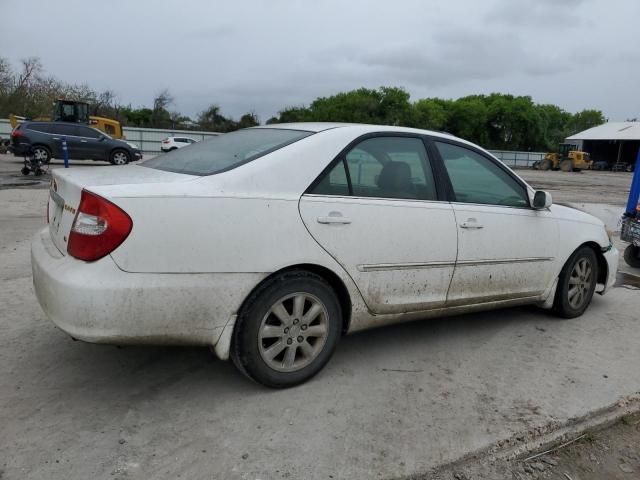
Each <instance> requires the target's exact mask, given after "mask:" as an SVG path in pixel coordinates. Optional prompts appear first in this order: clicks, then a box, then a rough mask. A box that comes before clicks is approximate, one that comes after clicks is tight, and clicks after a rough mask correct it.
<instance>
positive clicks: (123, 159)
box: [109, 150, 131, 165]
mask: <svg viewBox="0 0 640 480" xmlns="http://www.w3.org/2000/svg"><path fill="white" fill-rule="evenodd" d="M109 160H110V162H111V163H112V164H114V165H126V164H127V163H129V161H130V160H131V157H130V156H129V153H128V152H126V151H125V150H114V151H113V152H112V153H111V158H110V159H109Z"/></svg>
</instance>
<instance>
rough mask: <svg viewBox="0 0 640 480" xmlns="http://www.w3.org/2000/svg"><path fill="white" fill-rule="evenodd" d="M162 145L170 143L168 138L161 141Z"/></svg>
mask: <svg viewBox="0 0 640 480" xmlns="http://www.w3.org/2000/svg"><path fill="white" fill-rule="evenodd" d="M162 143H171V140H169V139H168V138H166V139H164V140H162Z"/></svg>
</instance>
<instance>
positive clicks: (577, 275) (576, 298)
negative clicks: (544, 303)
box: [567, 258, 593, 309]
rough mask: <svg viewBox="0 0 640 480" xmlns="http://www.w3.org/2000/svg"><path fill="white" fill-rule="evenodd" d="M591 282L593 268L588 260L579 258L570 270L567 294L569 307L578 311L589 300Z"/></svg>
mask: <svg viewBox="0 0 640 480" xmlns="http://www.w3.org/2000/svg"><path fill="white" fill-rule="evenodd" d="M592 282H593V268H592V266H591V262H590V261H589V259H588V258H580V259H579V260H578V261H577V262H576V264H575V265H574V266H573V270H571V276H570V277H569V290H568V292H567V295H568V300H569V305H571V307H572V308H575V309H578V308H580V307H582V305H583V303H584V302H585V301H586V300H587V299H588V298H589V291H590V289H591V284H592Z"/></svg>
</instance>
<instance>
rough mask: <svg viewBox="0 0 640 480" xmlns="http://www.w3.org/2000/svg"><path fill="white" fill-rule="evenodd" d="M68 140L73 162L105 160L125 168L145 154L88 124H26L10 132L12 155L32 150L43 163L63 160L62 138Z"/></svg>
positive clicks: (21, 154)
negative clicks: (53, 159) (58, 159)
mask: <svg viewBox="0 0 640 480" xmlns="http://www.w3.org/2000/svg"><path fill="white" fill-rule="evenodd" d="M63 138H66V140H67V152H68V154H69V158H70V159H75V160H104V161H107V162H111V163H113V164H114V165H126V164H127V163H129V162H133V161H136V160H140V159H142V152H141V151H140V150H139V149H138V148H137V147H136V146H135V145H133V144H130V143H127V142H125V141H124V140H116V139H114V138H111V137H110V136H109V135H107V134H106V133H104V132H101V131H100V130H97V129H95V128H92V127H89V126H87V125H81V124H77V123H66V122H23V123H21V124H20V125H18V126H17V127H16V128H15V129H14V130H13V132H11V139H12V141H13V153H14V155H15V156H17V157H18V156H24V155H25V154H28V153H29V149H31V150H32V152H33V155H34V157H35V158H36V159H37V160H40V161H41V162H42V163H48V162H49V160H51V158H63V154H62V139H63Z"/></svg>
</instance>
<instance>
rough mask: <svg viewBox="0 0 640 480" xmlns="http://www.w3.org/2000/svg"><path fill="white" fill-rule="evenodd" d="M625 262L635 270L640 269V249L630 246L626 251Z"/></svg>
mask: <svg viewBox="0 0 640 480" xmlns="http://www.w3.org/2000/svg"><path fill="white" fill-rule="evenodd" d="M624 261H625V262H627V265H629V266H630V267H633V268H640V247H636V246H635V245H628V246H627V248H625V249H624Z"/></svg>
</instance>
